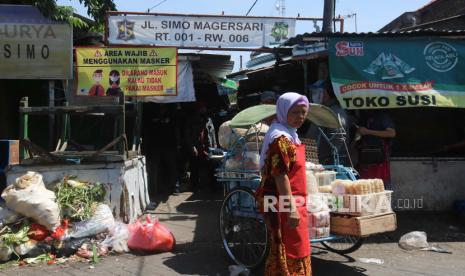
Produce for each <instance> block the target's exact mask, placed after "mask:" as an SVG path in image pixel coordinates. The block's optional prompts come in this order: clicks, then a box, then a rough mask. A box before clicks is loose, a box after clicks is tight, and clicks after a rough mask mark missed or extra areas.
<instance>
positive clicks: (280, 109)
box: [260, 92, 308, 169]
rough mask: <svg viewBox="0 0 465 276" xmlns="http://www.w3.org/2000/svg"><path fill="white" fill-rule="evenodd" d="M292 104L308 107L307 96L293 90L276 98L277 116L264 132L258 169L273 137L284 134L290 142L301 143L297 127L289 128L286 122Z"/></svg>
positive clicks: (262, 163) (261, 166) (263, 161)
mask: <svg viewBox="0 0 465 276" xmlns="http://www.w3.org/2000/svg"><path fill="white" fill-rule="evenodd" d="M294 105H306V106H307V107H308V99H307V97H306V96H304V95H300V94H298V93H295V92H287V93H284V94H283V95H281V97H279V98H278V100H277V102H276V114H277V118H276V120H274V121H273V123H272V124H271V126H270V129H269V130H268V132H267V133H266V135H265V141H263V146H262V151H261V152H260V169H261V168H263V166H264V165H265V159H266V152H267V151H268V148H269V146H270V144H271V143H273V141H274V139H276V138H278V137H280V136H282V135H284V136H285V137H287V138H288V139H289V140H291V142H292V143H294V144H296V145H300V144H301V142H300V139H299V136H298V135H297V129H296V128H291V127H290V126H289V125H288V124H287V113H288V112H289V109H291V108H292V107H293V106H294Z"/></svg>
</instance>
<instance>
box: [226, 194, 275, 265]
mask: <svg viewBox="0 0 465 276" xmlns="http://www.w3.org/2000/svg"><path fill="white" fill-rule="evenodd" d="M219 230H220V236H221V241H222V243H223V246H224V249H225V250H226V254H227V255H228V257H229V258H230V259H231V260H232V261H233V262H235V263H236V264H238V265H243V266H245V267H247V268H249V269H255V268H258V267H260V266H261V265H262V263H263V262H264V260H265V257H266V255H267V252H268V244H267V238H268V233H267V229H266V225H265V221H264V220H263V216H262V215H261V214H260V213H259V212H258V210H257V204H256V201H255V197H254V193H253V191H252V190H251V189H248V188H245V187H236V188H234V189H232V190H231V191H230V192H229V193H228V194H227V195H226V196H225V198H224V200H223V203H222V204H221V210H220V215H219Z"/></svg>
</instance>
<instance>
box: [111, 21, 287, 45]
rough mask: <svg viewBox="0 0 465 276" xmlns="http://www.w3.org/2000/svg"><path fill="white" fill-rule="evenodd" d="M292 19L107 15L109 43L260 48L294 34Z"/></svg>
mask: <svg viewBox="0 0 465 276" xmlns="http://www.w3.org/2000/svg"><path fill="white" fill-rule="evenodd" d="M295 21H296V20H295V19H292V18H274V17H240V16H235V17H234V16H213V15H210V16H207V15H169V14H138V15H136V14H126V15H122V14H110V15H109V17H108V36H107V40H108V43H109V44H113V45H115V44H118V45H128V44H129V45H156V46H175V47H222V48H227V47H244V48H246V47H249V48H252V47H262V46H273V45H278V44H280V43H282V42H284V41H286V40H287V39H289V38H291V37H293V36H294V32H295Z"/></svg>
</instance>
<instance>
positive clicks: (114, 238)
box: [102, 221, 129, 253]
mask: <svg viewBox="0 0 465 276" xmlns="http://www.w3.org/2000/svg"><path fill="white" fill-rule="evenodd" d="M128 239H129V229H128V225H127V224H124V223H122V222H119V221H118V222H116V224H115V226H114V227H113V228H112V229H110V233H109V234H108V236H107V237H106V239H105V240H104V241H103V242H102V245H104V246H107V247H110V248H112V250H113V251H115V252H117V253H123V252H129V248H128Z"/></svg>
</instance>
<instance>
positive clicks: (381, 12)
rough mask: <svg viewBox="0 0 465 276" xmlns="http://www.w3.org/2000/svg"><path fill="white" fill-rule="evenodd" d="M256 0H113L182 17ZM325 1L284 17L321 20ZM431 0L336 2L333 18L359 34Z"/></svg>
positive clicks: (299, 3) (269, 2)
mask: <svg viewBox="0 0 465 276" xmlns="http://www.w3.org/2000/svg"><path fill="white" fill-rule="evenodd" d="M254 1H255V0H198V1H194V0H150V1H147V0H116V1H115V3H116V7H117V9H118V10H119V11H133V12H146V11H147V9H149V8H151V7H153V6H155V5H157V4H160V3H161V4H160V5H159V6H157V7H156V8H154V9H152V10H151V12H160V13H182V14H221V13H222V12H224V14H226V15H245V14H246V13H247V11H248V10H249V8H250V7H251V5H252V4H253V3H254ZM323 2H324V0H286V1H285V3H286V10H285V16H286V17H297V16H298V15H300V16H301V17H322V15H323ZM428 2H430V0H336V15H343V16H344V15H348V14H354V13H356V18H357V30H358V32H374V31H377V30H379V29H380V28H381V27H383V26H384V25H386V24H387V23H389V22H390V21H392V20H393V19H395V18H396V17H398V16H399V15H401V14H402V13H404V12H407V11H414V10H417V9H419V8H421V7H422V6H424V5H425V4H426V3H428ZM57 3H58V4H59V5H66V6H73V7H74V8H75V9H76V11H77V13H79V14H81V15H87V11H86V9H84V7H82V6H80V5H79V1H78V0H58V1H57ZM276 3H277V1H276V0H258V1H257V3H256V5H255V7H254V8H253V9H252V11H251V12H250V14H249V15H253V16H278V15H279V12H278V10H277V9H276ZM314 30H315V29H314V28H313V23H310V22H302V21H298V23H297V26H296V33H304V32H313V31H314ZM345 31H347V32H355V17H354V16H353V17H351V18H346V22H345ZM231 54H232V57H233V59H234V60H235V61H237V62H236V66H235V70H237V69H238V67H239V64H238V60H239V55H243V56H244V62H245V61H246V60H247V59H248V56H249V54H248V53H247V52H235V53H231Z"/></svg>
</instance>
